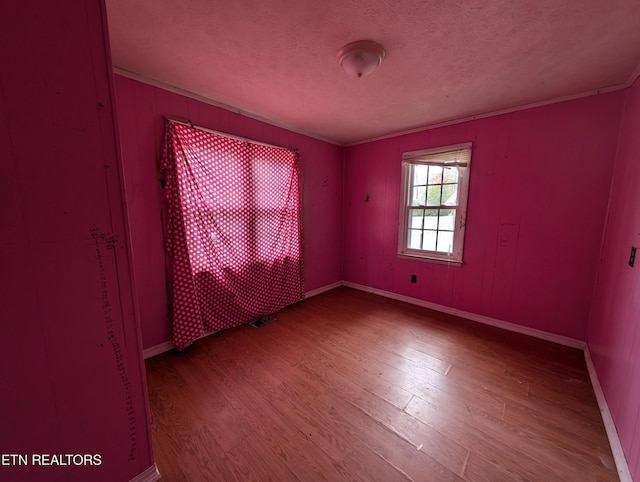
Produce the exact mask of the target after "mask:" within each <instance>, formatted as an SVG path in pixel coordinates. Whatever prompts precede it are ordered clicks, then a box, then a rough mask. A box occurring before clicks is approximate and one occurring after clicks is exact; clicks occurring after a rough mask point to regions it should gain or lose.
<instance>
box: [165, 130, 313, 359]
mask: <svg viewBox="0 0 640 482" xmlns="http://www.w3.org/2000/svg"><path fill="white" fill-rule="evenodd" d="M162 169H163V171H164V174H165V179H166V186H165V191H166V196H167V206H168V212H169V216H168V218H169V221H168V230H167V233H168V236H167V245H168V257H169V261H170V265H171V266H170V269H169V272H170V273H171V277H172V278H173V279H172V283H171V285H172V286H171V291H172V294H171V305H172V306H171V308H172V319H173V342H174V344H175V345H176V347H177V348H178V349H180V350H182V349H184V348H186V347H187V346H189V345H190V344H191V343H193V341H194V340H196V339H197V338H198V337H200V336H202V335H203V334H204V333H205V332H206V331H219V330H222V329H225V328H230V327H233V326H237V325H240V324H244V323H248V322H250V321H252V320H254V319H256V318H258V317H260V316H263V315H267V314H270V313H273V312H274V311H277V310H279V309H281V308H283V307H285V306H287V305H290V304H291V303H295V302H296V301H299V300H301V299H302V298H303V287H302V240H301V226H300V217H301V216H300V185H299V183H300V180H299V179H300V175H299V166H298V156H297V154H296V153H295V152H292V151H289V150H287V149H281V148H276V147H269V146H264V145H261V144H254V143H250V142H245V141H242V140H238V139H234V138H230V137H226V136H223V135H218V134H214V133H211V132H208V131H204V130H201V129H196V128H193V127H190V126H185V125H182V124H179V123H175V122H172V121H167V124H166V138H165V148H164V155H163V160H162Z"/></svg>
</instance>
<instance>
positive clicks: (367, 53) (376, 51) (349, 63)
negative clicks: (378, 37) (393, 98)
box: [338, 40, 386, 78]
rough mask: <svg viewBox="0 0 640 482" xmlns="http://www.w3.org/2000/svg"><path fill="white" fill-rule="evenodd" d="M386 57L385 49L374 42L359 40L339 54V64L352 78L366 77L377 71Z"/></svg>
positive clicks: (342, 49)
mask: <svg viewBox="0 0 640 482" xmlns="http://www.w3.org/2000/svg"><path fill="white" fill-rule="evenodd" d="M385 55H386V52H385V51H384V48H382V45H380V44H379V43H378V42H374V41H373V40H358V41H357V42H351V43H350V44H347V45H345V46H344V47H342V48H341V49H340V51H339V52H338V62H340V65H341V66H342V68H343V69H344V71H345V72H346V73H347V75H349V76H350V77H356V78H361V77H366V76H367V75H369V74H370V73H371V72H373V71H374V70H376V68H377V67H378V65H380V63H381V62H382V60H383V59H384V57H385Z"/></svg>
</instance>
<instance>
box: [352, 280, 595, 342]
mask: <svg viewBox="0 0 640 482" xmlns="http://www.w3.org/2000/svg"><path fill="white" fill-rule="evenodd" d="M342 284H343V285H344V286H346V287H348V288H354V289H357V290H360V291H366V292H368V293H373V294H376V295H380V296H384V297H386V298H392V299H394V300H398V301H404V302H405V303H410V304H412V305H417V306H422V307H423V308H429V309H431V310H436V311H441V312H443V313H447V314H450V315H455V316H459V317H461V318H466V319H467V320H471V321H477V322H479V323H483V324H485V325H491V326H495V327H496V328H502V329H503V330H508V331H513V332H515V333H520V334H523V335H529V336H533V337H535V338H540V339H542V340H546V341H551V342H553V343H558V344H559V345H565V346H570V347H572V348H579V349H584V348H585V347H586V346H587V344H586V343H585V342H584V341H582V340H576V339H575V338H569V337H567V336H562V335H556V334H554V333H548V332H546V331H542V330H537V329H535V328H529V327H527V326H522V325H517V324H515V323H509V322H508V321H502V320H497V319H495V318H490V317H488V316H484V315H477V314H475V313H470V312H468V311H463V310H459V309H457V308H451V307H450V306H444V305H439V304H436V303H431V302H430V301H424V300H420V299H418V298H411V297H410V296H404V295H399V294H397V293H392V292H391V291H384V290H379V289H377V288H371V287H369V286H364V285H360V284H357V283H351V282H350V281H343V282H342Z"/></svg>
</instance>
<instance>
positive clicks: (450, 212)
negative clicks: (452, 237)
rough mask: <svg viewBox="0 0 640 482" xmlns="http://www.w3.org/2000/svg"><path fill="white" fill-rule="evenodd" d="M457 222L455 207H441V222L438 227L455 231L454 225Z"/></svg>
mask: <svg viewBox="0 0 640 482" xmlns="http://www.w3.org/2000/svg"><path fill="white" fill-rule="evenodd" d="M455 222H456V210H455V209H441V210H440V222H439V223H438V229H441V230H442V229H443V230H445V231H453V227H454V226H455Z"/></svg>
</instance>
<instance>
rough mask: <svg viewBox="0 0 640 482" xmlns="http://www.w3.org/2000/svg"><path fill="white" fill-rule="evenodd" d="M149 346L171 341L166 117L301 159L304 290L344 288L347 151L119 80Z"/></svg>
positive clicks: (141, 304)
mask: <svg viewBox="0 0 640 482" xmlns="http://www.w3.org/2000/svg"><path fill="white" fill-rule="evenodd" d="M115 79H116V102H117V109H118V123H119V129H120V137H121V145H122V154H123V160H124V166H125V182H126V191H127V198H128V208H129V219H130V223H131V236H132V245H133V265H134V271H135V274H136V281H137V292H138V301H139V308H140V318H141V325H142V334H143V343H144V346H145V347H151V346H154V345H157V344H160V343H163V342H166V341H168V340H170V339H171V325H170V321H169V318H168V315H167V297H166V291H165V283H166V281H165V263H164V261H165V258H164V247H163V246H164V243H163V236H162V224H161V219H160V212H161V208H160V206H161V203H162V196H163V193H162V191H161V190H160V188H159V182H158V176H157V170H158V168H157V166H158V162H159V156H160V155H161V146H162V139H163V134H164V132H163V129H164V128H163V119H162V116H163V115H164V114H171V115H176V116H182V117H186V118H188V119H191V121H192V122H193V123H194V124H197V125H202V126H205V127H208V128H210V129H214V130H219V131H223V132H227V133H230V134H234V135H238V136H242V137H248V138H251V139H255V140H258V141H262V142H267V143H271V144H275V145H280V146H285V147H290V148H296V149H298V151H299V152H300V162H301V171H302V185H303V236H304V250H305V251H304V278H305V290H306V291H309V290H313V289H315V288H319V287H321V286H324V285H327V284H330V283H334V282H336V281H340V280H341V279H342V273H341V268H342V266H341V255H342V251H341V240H342V232H341V227H342V173H343V169H342V164H343V159H342V148H340V147H338V146H335V145H332V144H328V143H326V142H322V141H318V140H315V139H312V138H310V137H306V136H303V135H300V134H296V133H293V132H291V131H287V130H285V129H281V128H278V127H274V126H272V125H269V124H266V123H264V122H260V121H257V120H255V119H251V118H248V117H244V116H241V115H238V114H236V113H233V112H230V111H228V110H225V109H221V108H218V107H215V106H212V105H209V104H205V103H203V102H200V101H197V100H193V99H190V98H187V97H185V96H182V95H178V94H175V93H172V92H168V91H166V90H163V89H159V88H157V87H153V86H150V85H147V84H143V83H141V82H138V81H135V80H132V79H129V78H126V77H122V76H119V75H116V76H115Z"/></svg>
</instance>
